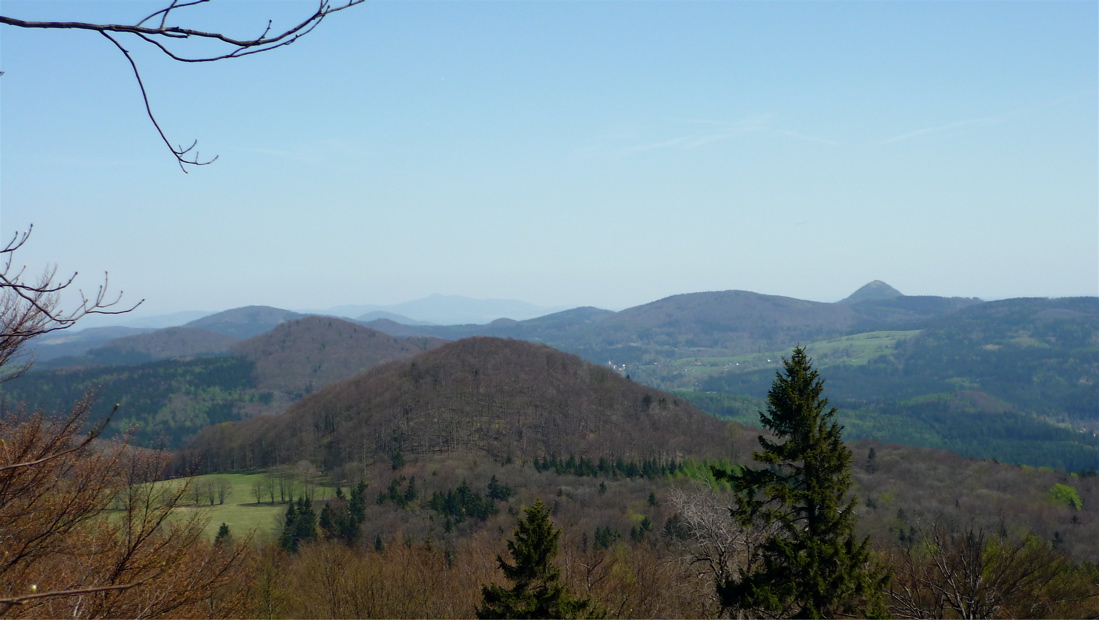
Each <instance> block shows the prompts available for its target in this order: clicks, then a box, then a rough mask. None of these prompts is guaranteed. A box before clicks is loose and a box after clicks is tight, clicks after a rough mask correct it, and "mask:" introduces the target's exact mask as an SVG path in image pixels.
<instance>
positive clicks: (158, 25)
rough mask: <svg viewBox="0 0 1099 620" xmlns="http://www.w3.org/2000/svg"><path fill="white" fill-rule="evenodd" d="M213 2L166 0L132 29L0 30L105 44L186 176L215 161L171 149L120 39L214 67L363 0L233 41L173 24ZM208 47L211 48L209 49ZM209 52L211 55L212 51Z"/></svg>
mask: <svg viewBox="0 0 1099 620" xmlns="http://www.w3.org/2000/svg"><path fill="white" fill-rule="evenodd" d="M211 1H212V0H182V1H181V0H171V2H170V3H169V4H168V5H167V6H164V7H162V8H160V9H158V10H156V11H153V12H152V13H150V14H149V15H147V16H145V17H144V18H142V19H140V20H139V21H137V22H135V23H133V24H103V23H87V22H70V21H30V20H22V19H16V18H13V17H8V16H3V15H0V25H5V26H14V27H17V28H28V29H40V30H84V31H91V32H98V33H99V34H101V35H103V37H105V38H106V39H107V40H108V41H110V42H111V43H112V44H113V45H114V46H115V47H116V48H118V50H119V51H120V52H121V53H122V55H123V56H124V57H125V58H126V61H127V62H128V63H130V68H131V69H132V70H133V73H134V77H135V78H136V79H137V85H138V88H139V89H140V90H141V98H142V100H143V101H144V103H145V112H146V114H148V116H149V120H150V121H152V123H153V127H155V128H156V131H157V133H158V134H160V139H161V140H163V141H164V144H165V145H167V147H168V149H169V150H171V152H172V155H174V156H175V158H176V161H177V162H178V163H179V167H180V169H181V170H183V172H187V166H205V165H207V164H211V163H213V162H214V160H216V159H217V156H216V155H215V156H214V157H213V158H210V159H206V160H203V159H202V158H201V157H200V156H199V153H198V151H196V150H195V147H196V146H197V144H198V141H197V140H195V141H193V142H192V143H191V145H190V146H188V147H186V148H184V147H183V145H176V146H173V145H172V143H171V141H169V140H168V137H167V136H166V135H164V130H163V129H161V127H160V123H159V122H157V119H156V115H155V114H154V113H153V108H152V106H151V105H150V103H149V95H148V93H147V92H146V90H145V83H144V81H143V80H142V78H141V71H140V69H138V66H137V63H136V62H135V61H134V58H133V56H131V55H130V51H129V50H128V49H127V48H126V47H124V46H123V45H122V40H123V39H122V37H131V38H132V40H136V41H137V42H138V43H141V44H146V45H150V46H152V47H153V48H155V49H156V50H157V51H159V52H161V53H163V54H164V55H165V56H167V57H168V58H171V59H172V60H176V61H179V62H187V63H198V62H215V61H218V60H226V59H229V58H242V57H244V56H250V55H252V54H259V53H261V52H267V51H270V50H273V49H276V48H279V47H284V46H286V45H290V44H291V43H293V42H294V41H297V40H298V39H300V38H301V37H303V36H305V35H306V34H308V33H309V32H311V31H312V30H313V29H314V28H316V27H317V26H318V25H319V24H320V23H321V22H322V21H323V20H324V18H325V17H328V16H329V15H331V14H332V13H335V12H337V11H342V10H344V9H346V8H349V7H352V6H355V5H356V4H361V3H362V2H364V1H365V0H347V1H346V3H344V4H339V5H336V6H333V5H332V4H331V3H330V2H329V1H328V0H319V2H318V4H317V8H316V10H315V11H313V13H312V14H310V15H308V16H306V17H305V18H303V19H302V20H301V21H299V22H297V23H295V24H294V25H292V26H290V27H288V28H284V29H279V30H273V22H272V21H271V20H268V21H267V25H266V27H265V28H264V29H263V31H262V33H260V35H259V36H258V37H251V38H250V37H237V36H231V35H227V34H224V33H221V32H216V31H213V30H203V29H197V28H192V27H188V26H187V25H185V24H186V23H187V22H185V21H184V22H177V21H176V20H177V19H184V20H185V19H187V18H188V17H190V16H191V15H192V13H191V12H188V11H187V9H192V8H193V7H195V6H198V5H201V4H207V3H209V2H211ZM211 46H212V47H211ZM211 50H214V51H211Z"/></svg>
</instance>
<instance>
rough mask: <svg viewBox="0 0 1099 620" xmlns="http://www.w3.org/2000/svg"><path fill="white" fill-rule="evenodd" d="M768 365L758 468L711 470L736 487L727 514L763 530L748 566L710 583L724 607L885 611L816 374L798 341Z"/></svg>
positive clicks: (832, 613) (801, 612)
mask: <svg viewBox="0 0 1099 620" xmlns="http://www.w3.org/2000/svg"><path fill="white" fill-rule="evenodd" d="M783 365H784V369H783V371H781V372H778V373H777V376H776V378H775V380H774V382H773V383H772V385H771V390H770V392H769V393H768V395H767V402H768V404H767V412H766V413H763V412H761V413H760V421H761V423H762V425H763V427H764V428H766V429H768V430H770V431H771V432H772V433H773V434H774V440H773V441H772V440H770V439H767V438H766V437H763V436H760V438H759V442H760V445H761V446H762V450H761V451H759V452H755V453H753V455H752V457H753V459H755V460H756V461H757V462H759V463H761V464H763V465H765V466H766V469H758V470H757V469H750V468H743V469H742V470H740V471H739V472H724V471H720V470H715V472H714V473H715V475H717V477H718V478H722V479H726V480H729V481H730V482H731V483H732V486H733V489H734V491H735V493H736V496H737V504H736V506H735V507H734V508H733V509H732V514H733V516H734V517H735V518H736V519H737V520H738V521H739V522H740V524H741V525H742V526H744V527H756V528H762V530H763V531H766V532H769V533H770V535H769V537H767V538H766V539H765V541H764V542H763V544H762V545H761V546H760V548H759V557H758V558H757V561H755V562H753V563H752V564H754V566H753V567H752V568H751V569H749V570H746V569H743V568H742V569H741V570H740V571H739V574H738V575H737V576H735V577H730V578H728V579H726V580H724V581H722V582H719V583H718V584H717V590H718V594H719V595H720V597H721V601H722V604H723V605H724V606H725V607H726V608H730V609H740V610H743V611H747V612H748V613H750V614H753V615H766V616H776V617H796V618H825V617H836V616H841V615H854V614H860V615H871V616H877V615H881V614H884V608H883V606H882V592H883V591H884V588H885V585H886V582H887V579H888V578H887V575H886V574H885V573H884V572H883V571H881V570H880V569H878V568H876V566H875V565H874V563H873V561H872V559H871V557H870V552H869V549H868V542H869V541H868V540H867V539H864V540H863V541H861V542H859V541H857V540H856V539H855V534H854V528H855V514H854V508H855V503H856V502H855V500H854V499H851V500H847V499H846V495H847V491H848V489H849V488H850V486H851V451H850V450H848V448H847V447H846V446H844V445H843V442H842V438H841V430H842V427H840V426H839V425H838V424H837V423H835V422H834V421H833V418H834V417H835V414H836V410H835V408H828V400H827V399H825V398H823V397H822V394H823V391H824V381H823V380H822V379H821V378H820V377H819V375H818V373H817V371H816V370H814V369H813V367H812V364H811V360H810V359H809V358H808V357H807V356H806V354H805V351H804V350H803V349H802V348H800V347H798V348H796V349H794V352H793V354H792V355H791V356H790V359H788V360H787V359H784V360H783Z"/></svg>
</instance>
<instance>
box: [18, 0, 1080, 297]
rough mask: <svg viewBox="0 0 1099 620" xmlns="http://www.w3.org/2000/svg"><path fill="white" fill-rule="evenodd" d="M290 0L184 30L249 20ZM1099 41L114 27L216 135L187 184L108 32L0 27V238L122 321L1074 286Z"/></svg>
mask: <svg viewBox="0 0 1099 620" xmlns="http://www.w3.org/2000/svg"><path fill="white" fill-rule="evenodd" d="M159 5H160V4H159V3H157V2H150V1H145V2H142V3H129V2H105V1H100V2H79V1H75V0H71V1H66V2H56V3H51V2H44V1H42V0H33V1H17V0H5V1H4V2H3V4H2V5H0V15H5V16H9V17H18V18H21V19H36V20H64V21H88V22H114V23H136V22H137V21H139V20H140V19H141V18H142V17H144V16H145V15H146V14H147V13H149V12H150V10H149V8H150V6H159ZM314 8H315V3H313V2H296V1H285V2H277V3H276V2H258V1H247V0H215V1H214V2H211V3H209V4H206V5H202V6H198V7H193V8H190V9H186V10H181V11H179V12H178V13H177V15H176V17H175V18H174V23H175V24H176V25H180V26H185V27H192V28H204V29H212V30H219V31H222V32H225V33H227V34H232V35H239V36H242V37H250V36H255V35H257V34H259V32H261V31H262V29H263V27H264V26H265V25H266V23H267V20H268V19H272V20H274V27H275V28H279V27H280V26H282V27H286V26H289V25H291V24H292V23H294V22H295V21H296V20H300V19H302V18H303V17H304V16H306V15H308V14H309V13H310V12H312V10H313V9H314ZM1097 33H1099V3H1096V2H1092V1H1080V2H1058V1H1044V2H996V1H987V2H945V1H944V2H827V1H821V2H783V1H778V2H722V1H712V2H659V1H647V2H630V1H610V2H583V1H569V2H566V1H555V2H548V1H547V2H537V1H533V2H519V1H514V2H503V1H497V2H464V1H455V2H393V1H384V0H371V1H369V2H367V3H365V4H363V5H360V6H356V7H353V8H351V9H348V10H346V11H343V12H340V13H337V14H334V15H332V16H330V17H329V18H328V19H326V20H325V21H324V22H323V23H322V24H320V26H319V27H317V28H316V29H315V30H314V31H313V32H312V33H310V34H309V35H307V36H306V37H304V38H302V39H301V40H299V41H297V42H295V43H294V44H293V45H291V46H288V47H286V48H282V49H278V50H274V51H271V52H268V53H264V54H259V55H254V56H250V57H247V58H241V59H232V60H226V61H221V62H218V63H206V64H181V63H175V62H172V61H170V60H168V59H166V58H164V57H163V56H160V55H158V54H157V53H156V52H155V50H152V49H150V48H149V47H148V46H147V45H142V44H141V43H140V42H139V41H137V40H133V39H130V40H127V39H125V38H123V39H122V40H121V41H122V42H123V44H124V45H125V46H126V47H127V49H130V50H131V51H132V53H133V56H134V59H135V62H136V63H137V64H138V66H139V68H140V70H141V72H142V76H143V77H144V80H145V84H146V87H147V89H148V93H149V100H150V104H151V106H152V109H153V111H154V113H155V115H156V117H157V119H158V120H159V121H160V123H161V126H162V127H163V129H164V131H165V132H166V134H167V135H168V136H169V139H170V140H171V141H172V142H173V143H182V144H190V143H191V141H192V140H195V139H197V140H198V144H197V149H198V151H199V152H200V153H201V155H202V156H203V157H208V156H213V155H217V156H218V159H217V161H216V162H215V163H213V164H212V165H209V166H205V167H201V168H193V169H191V170H190V173H189V174H184V173H182V172H181V171H180V169H179V167H178V166H177V165H176V163H175V160H174V158H173V157H172V156H171V154H170V153H169V152H168V150H167V148H166V147H165V145H164V144H163V143H162V142H161V141H160V138H159V137H158V135H157V134H156V130H155V128H154V127H153V125H152V124H151V123H150V121H149V119H148V118H147V117H146V115H145V110H144V107H143V102H142V99H141V96H140V92H139V90H138V88H137V83H136V81H135V79H134V76H133V73H132V70H131V68H130V66H129V65H128V63H127V62H126V60H125V58H124V57H123V56H122V54H121V53H120V52H119V51H118V49H116V48H115V47H113V46H112V45H111V43H110V42H109V41H108V40H106V39H105V38H104V37H102V36H100V35H98V34H96V33H92V32H78V31H41V30H25V29H20V28H14V27H7V26H0V70H3V71H4V72H5V73H4V75H3V76H2V77H0V234H2V235H3V236H5V237H10V236H11V235H13V234H15V233H16V232H18V231H20V230H25V229H26V228H27V227H28V226H29V225H31V224H33V225H34V232H33V235H32V237H31V239H30V241H29V242H28V244H27V245H26V246H25V247H24V248H23V249H22V250H21V251H20V253H19V254H18V257H17V259H16V260H17V262H18V263H20V264H26V265H27V266H28V272H33V273H38V272H39V271H41V270H42V269H45V268H46V267H47V266H49V265H56V266H57V268H58V273H59V274H61V273H65V274H69V273H72V272H79V276H78V278H77V284H78V285H79V286H81V287H83V288H84V289H85V290H94V289H95V288H96V286H97V285H98V284H100V283H101V282H102V279H103V273H104V272H109V274H110V275H109V278H110V285H111V288H112V290H124V291H125V299H126V300H128V301H131V302H134V301H137V300H141V299H144V300H145V301H144V304H143V305H142V307H141V308H140V310H139V311H138V314H139V315H155V314H166V313H170V312H176V311H183V310H223V309H228V308H233V307H238V306H244V305H270V306H276V307H280V308H287V309H301V308H324V307H330V306H337V305H345V304H393V303H398V302H403V301H408V300H412V299H418V298H421V297H426V296H428V295H431V294H436V293H437V294H444V295H464V296H467V297H473V298H482V299H484V298H497V299H517V300H523V301H526V302H530V303H534V304H540V305H545V306H558V307H560V306H588V305H590V306H598V307H603V308H608V309H614V310H617V309H622V308H626V307H630V306H634V305H638V304H642V303H647V302H649V301H654V300H656V299H660V298H663V297H666V296H669V295H674V294H680V293H692V292H699V291H715V290H729V289H740V290H749V291H755V292H759V293H766V294H773V295H785V296H790V297H796V298H800V299H810V300H816V301H836V300H839V299H842V298H843V297H846V296H847V295H849V294H850V293H851V292H853V291H854V290H855V289H857V288H859V287H860V286H862V285H863V284H866V283H867V282H870V281H871V280H883V281H885V282H887V283H889V284H890V285H892V286H893V287H895V288H897V289H898V290H900V291H901V292H903V293H905V294H909V295H944V296H965V297H980V298H982V299H1003V298H1010V297H1034V296H1038V297H1062V296H1078V295H1097V294H1099V43H1097V38H1099V34H1097ZM184 43H187V42H184ZM71 300H72V298H71V297H67V298H66V302H67V303H69V304H70V305H71V303H72V302H71Z"/></svg>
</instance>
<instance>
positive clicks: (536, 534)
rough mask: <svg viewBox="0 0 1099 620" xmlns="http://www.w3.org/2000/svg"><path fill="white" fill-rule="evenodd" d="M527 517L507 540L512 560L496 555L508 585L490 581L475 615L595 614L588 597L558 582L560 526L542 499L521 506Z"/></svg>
mask: <svg viewBox="0 0 1099 620" xmlns="http://www.w3.org/2000/svg"><path fill="white" fill-rule="evenodd" d="M523 512H524V513H525V514H526V518H524V519H520V520H519V523H518V525H516V527H515V539H514V540H509V541H508V552H509V553H510V554H511V557H512V560H514V562H515V563H514V564H509V563H508V562H507V561H505V560H504V558H503V557H501V556H496V561H497V562H498V563H499V564H500V569H501V570H503V571H504V576H505V577H507V579H508V581H510V582H511V584H512V585H511V588H510V589H509V588H504V587H502V586H496V585H489V586H484V587H483V588H482V589H481V592H482V595H483V597H484V599H483V602H482V605H481V607H480V608H479V609H478V610H477V617H478V618H579V617H582V616H584V615H589V616H590V615H598V614H597V613H596V612H595V610H594V609H593V607H592V604H591V599H575V598H572V597H571V596H570V595H569V592H568V590H567V589H566V588H565V586H564V584H562V583H561V569H559V568H557V567H556V566H555V565H554V564H553V559H554V557H555V556H556V555H557V541H558V539H559V538H560V537H561V530H559V529H557V528H556V527H554V526H553V522H552V521H550V518H549V513H550V509H549V507H547V506H546V505H545V504H544V503H542V500H538V501H536V502H534V505H533V506H531V507H529V508H525V509H523Z"/></svg>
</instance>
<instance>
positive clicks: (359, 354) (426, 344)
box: [231, 316, 445, 397]
mask: <svg viewBox="0 0 1099 620" xmlns="http://www.w3.org/2000/svg"><path fill="white" fill-rule="evenodd" d="M443 342H445V341H444V340H440V339H438V338H395V337H393V336H390V335H388V334H383V333H382V332H379V331H376V330H373V329H370V328H369V327H364V326H362V325H356V324H355V323H351V322H348V321H344V320H341V319H336V318H332V317H322V316H311V317H305V318H302V319H297V320H294V321H286V322H284V323H281V324H279V325H278V326H277V327H275V328H274V329H273V330H271V331H269V332H267V333H264V334H261V335H259V336H255V337H253V338H249V339H248V340H245V341H243V342H239V343H237V344H235V345H233V347H232V349H231V352H232V354H233V355H235V356H239V357H243V358H245V359H248V360H251V361H252V362H253V363H254V364H255V371H254V375H255V387H256V389H259V390H271V391H276V392H284V393H287V394H296V395H297V396H298V397H300V396H301V395H302V394H308V393H309V392H312V391H313V390H314V389H319V388H321V387H324V386H326V385H329V384H331V383H335V382H336V381H340V380H342V379H346V378H348V377H351V376H353V375H356V374H358V373H359V372H362V371H363V370H366V369H368V368H372V367H374V366H377V365H379V364H381V363H383V362H388V361H392V360H396V359H401V358H405V357H410V356H412V355H415V354H416V353H420V352H422V351H426V350H428V349H432V348H434V347H437V346H439V345H440V344H442V343H443Z"/></svg>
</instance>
